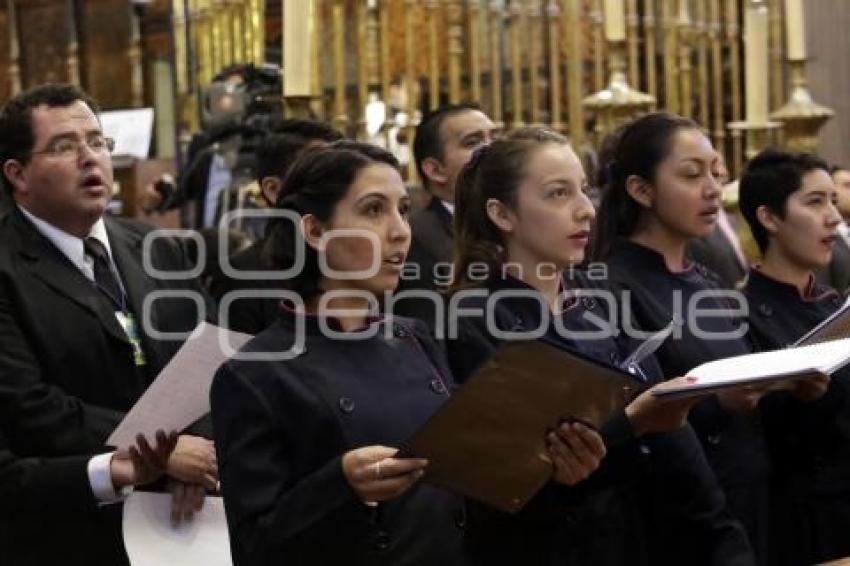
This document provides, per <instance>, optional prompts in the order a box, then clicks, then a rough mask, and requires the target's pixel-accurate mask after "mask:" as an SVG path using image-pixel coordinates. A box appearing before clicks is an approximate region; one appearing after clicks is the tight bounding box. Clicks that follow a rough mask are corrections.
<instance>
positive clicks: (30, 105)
mask: <svg viewBox="0 0 850 566" xmlns="http://www.w3.org/2000/svg"><path fill="white" fill-rule="evenodd" d="M78 100H81V101H83V102H84V103H85V104H86V105H87V106H88V107H89V108H91V110H92V112H94V113H95V114H97V113H99V112H100V107H99V106H98V104H97V103H96V102H95V101H94V99H93V98H91V97H90V96H89V95H88V94H86V93H85V92H83V91H82V90H80V89H79V88H77V87H76V86H74V85H69V84H45V85H41V86H37V87H35V88H32V89H30V90H27V91H26V92H22V93H21V94H19V95H17V96H15V97H14V98H12V99H11V100H10V101H9V102H7V103H6V106H4V107H3V110H2V111H0V166H2V164H4V163H6V161H8V160H9V159H15V160H17V161H20V162H21V163H24V164H26V163H27V162H29V160H30V158H31V157H32V151H33V149H34V147H35V132H34V131H33V127H32V111H33V109H35V108H38V107H39V106H47V107H48V108H56V107H65V106H70V105H71V104H73V103H74V102H76V101H78ZM0 179H2V180H3V183H4V184H5V185H6V188H7V189H8V190H9V191H10V192H11V184H10V183H9V181H8V180H7V179H6V175H5V174H2V175H0Z"/></svg>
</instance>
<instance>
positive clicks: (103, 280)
mask: <svg viewBox="0 0 850 566" xmlns="http://www.w3.org/2000/svg"><path fill="white" fill-rule="evenodd" d="M83 248H84V249H85V252H86V255H87V256H89V257H90V258H92V260H93V261H94V281H95V283H97V286H98V288H99V289H100V290H101V291H103V294H104V295H106V296H107V297H109V299H110V300H111V301H112V302H113V303H115V306H116V307H118V308H119V309H122V310H123V308H124V306H123V304H122V303H123V301H122V300H121V298H122V293H121V285H120V284H119V283H118V279H117V278H116V277H115V274H114V273H113V272H112V269H111V268H110V266H109V253H108V252H107V251H106V246H104V245H103V244H102V243H101V242H100V240H98V239H97V238H94V237H92V236H89V237H88V238H86V239H85V240H83Z"/></svg>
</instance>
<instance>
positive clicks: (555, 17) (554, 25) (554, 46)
mask: <svg viewBox="0 0 850 566" xmlns="http://www.w3.org/2000/svg"><path fill="white" fill-rule="evenodd" d="M546 22H547V25H548V28H549V34H548V36H549V37H548V39H549V87H550V88H549V92H550V94H551V99H550V102H549V105H550V107H551V109H552V110H551V116H550V122H551V123H552V129H553V130H555V131H556V132H563V131H564V122H563V121H562V119H561V118H562V115H561V57H560V51H559V49H558V38H559V36H560V34H559V33H558V32H559V31H560V30H559V26H560V25H561V6H560V4H559V3H558V0H549V1H548V2H547V3H546Z"/></svg>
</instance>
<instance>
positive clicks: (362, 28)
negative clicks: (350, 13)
mask: <svg viewBox="0 0 850 566" xmlns="http://www.w3.org/2000/svg"><path fill="white" fill-rule="evenodd" d="M355 9H356V10H357V139H360V140H365V139H366V138H367V134H366V105H367V104H368V103H369V70H370V69H369V66H370V63H371V61H372V58H371V56H370V54H369V45H370V42H369V4H368V3H367V2H365V1H361V2H358V3H357V4H356V6H355Z"/></svg>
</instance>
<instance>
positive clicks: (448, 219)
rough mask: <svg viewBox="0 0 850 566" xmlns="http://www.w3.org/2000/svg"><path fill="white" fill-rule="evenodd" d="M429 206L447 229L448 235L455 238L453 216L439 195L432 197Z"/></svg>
mask: <svg viewBox="0 0 850 566" xmlns="http://www.w3.org/2000/svg"><path fill="white" fill-rule="evenodd" d="M428 208H429V209H430V210H431V212H433V213H434V216H436V217H437V219H438V220H439V221H440V226H442V227H443V229H444V230H445V231H446V235H447V236H449V237H450V238H454V226H453V224H454V219H453V218H452V214H451V212H449V211H448V209H447V208H446V207H445V206H443V203H442V202H440V199H438V198H437V197H434V198H432V199H431V202H430V203H429V204H428Z"/></svg>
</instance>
